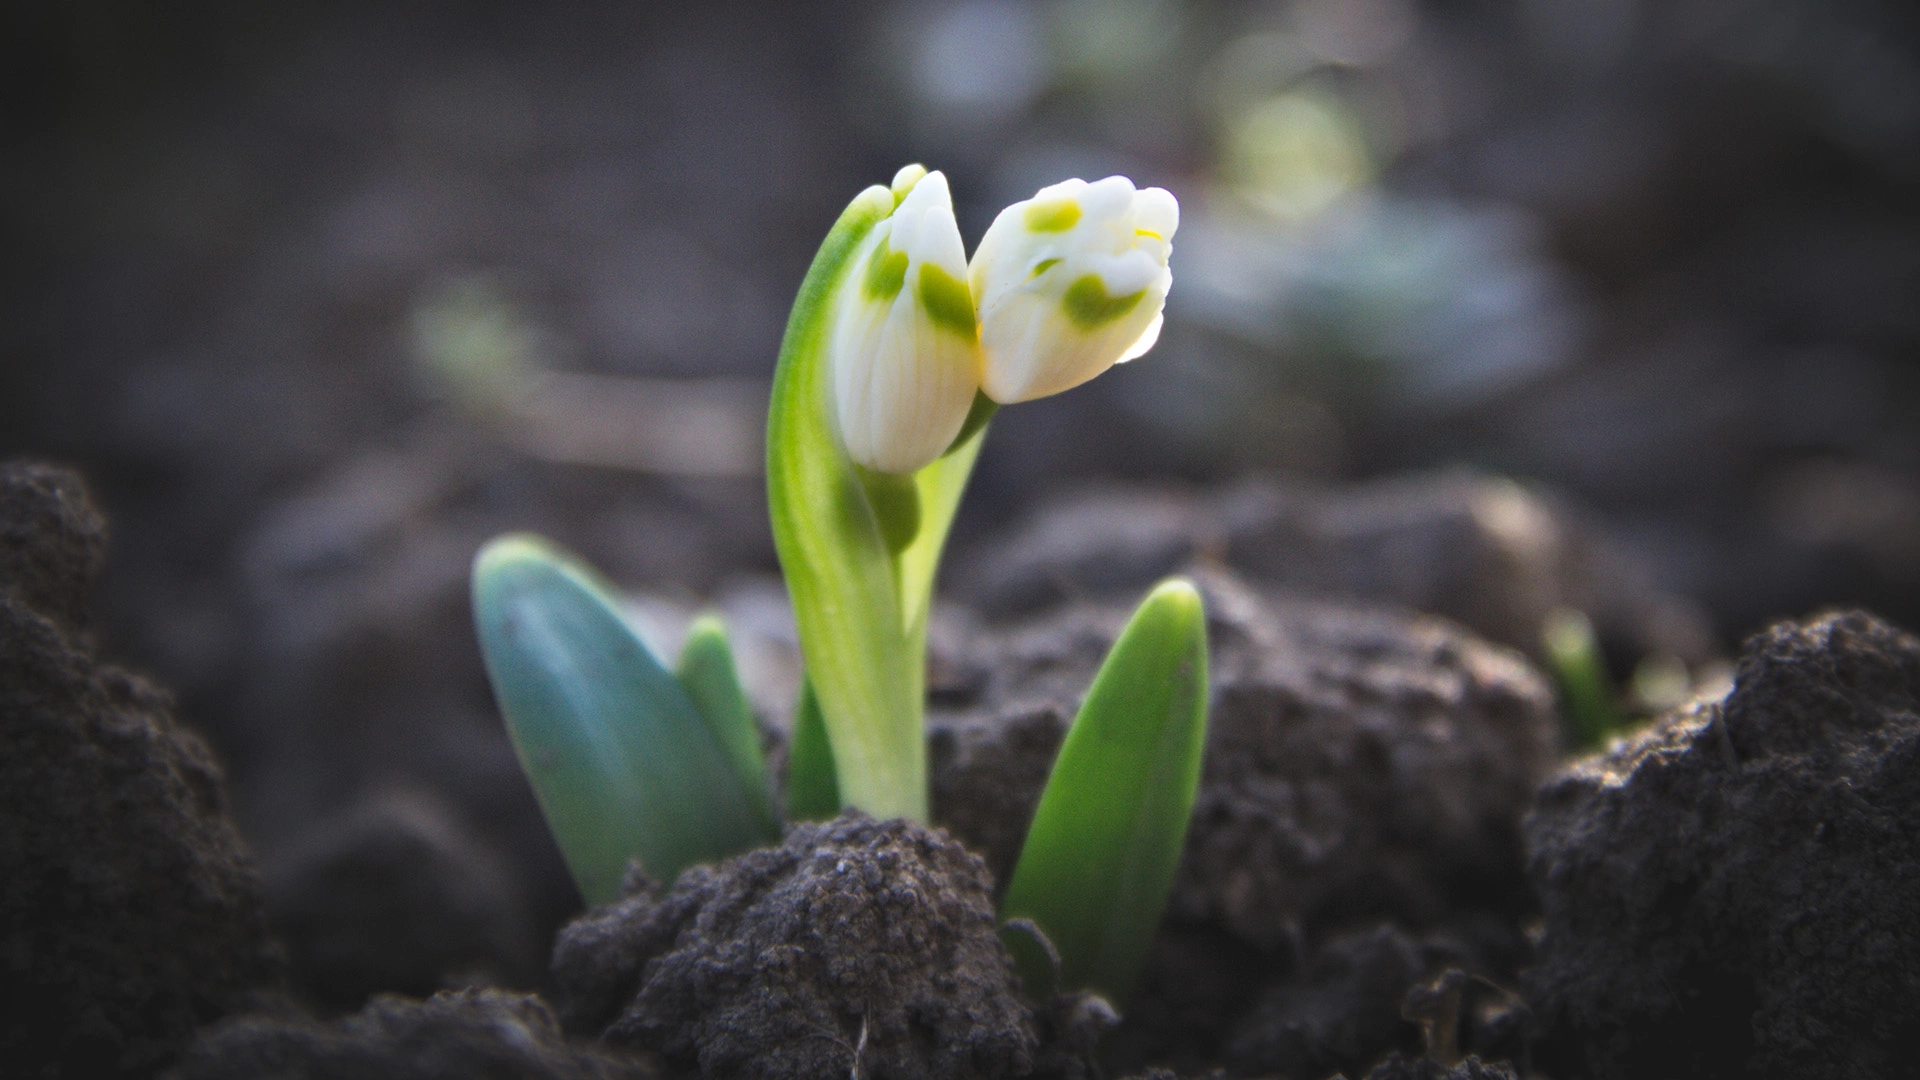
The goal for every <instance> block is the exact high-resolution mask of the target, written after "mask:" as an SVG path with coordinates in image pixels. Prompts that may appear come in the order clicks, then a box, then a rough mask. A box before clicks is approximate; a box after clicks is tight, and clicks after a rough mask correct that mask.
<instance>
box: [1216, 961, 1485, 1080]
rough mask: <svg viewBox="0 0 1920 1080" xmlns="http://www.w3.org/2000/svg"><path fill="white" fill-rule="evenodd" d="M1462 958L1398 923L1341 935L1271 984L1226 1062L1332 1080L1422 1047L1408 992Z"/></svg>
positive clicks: (1238, 1068) (1240, 1028) (1251, 1070)
mask: <svg viewBox="0 0 1920 1080" xmlns="http://www.w3.org/2000/svg"><path fill="white" fill-rule="evenodd" d="M1459 959H1460V957H1459V956H1458V953H1457V951H1456V950H1449V949H1447V948H1446V947H1445V945H1444V944H1441V943H1435V942H1423V941H1417V940H1414V939H1413V938H1412V937H1410V936H1408V935H1407V934H1405V933H1403V932H1401V931H1399V930H1396V929H1394V928H1393V927H1390V926H1381V927H1376V928H1375V929H1373V930H1368V931H1360V932H1356V933H1352V934H1344V935H1341V936H1338V937H1335V938H1333V939H1332V940H1330V941H1328V942H1327V943H1326V944H1325V945H1323V946H1321V947H1320V948H1319V949H1318V950H1316V951H1315V954H1314V955H1313V957H1311V958H1310V960H1309V961H1308V962H1307V963H1305V964H1302V965H1300V970H1298V971H1297V972H1295V973H1294V974H1293V976H1292V977H1291V978H1289V979H1287V980H1285V981H1281V982H1276V983H1274V984H1272V985H1270V986H1268V988H1267V989H1266V990H1265V991H1264V992H1263V993H1262V994H1261V997H1260V1000H1259V1002H1258V1003H1257V1004H1256V1005H1255V1006H1254V1007H1253V1009H1252V1011H1251V1012H1249V1013H1248V1014H1247V1015H1246V1016H1245V1017H1243V1018H1242V1019H1241V1021H1240V1023H1239V1024H1238V1025H1237V1027H1236V1029H1235V1031H1234V1032H1233V1034H1232V1036H1231V1037H1230V1038H1229V1040H1228V1042H1227V1045H1226V1048H1225V1055H1224V1056H1225V1060H1226V1061H1227V1062H1228V1063H1229V1064H1231V1065H1232V1066H1233V1067H1234V1071H1235V1072H1237V1073H1241V1074H1245V1075H1256V1074H1270V1073H1279V1074H1281V1075H1283V1076H1325V1075H1327V1074H1328V1073H1331V1072H1334V1071H1337V1070H1341V1069H1345V1070H1348V1071H1351V1072H1360V1071H1364V1070H1365V1069H1366V1067H1367V1066H1368V1065H1369V1064H1370V1063H1372V1062H1373V1061H1374V1060H1375V1059H1377V1058H1378V1057H1379V1056H1380V1054H1381V1051H1382V1050H1383V1049H1394V1050H1402V1051H1411V1050H1414V1049H1416V1048H1417V1046H1418V1045H1419V1035H1418V1032H1417V1030H1416V1029H1414V1027H1413V1025H1411V1024H1409V1023H1408V1022H1407V1021H1406V1020H1405V1019H1403V1018H1402V1016H1401V1013H1400V1006H1401V1003H1402V1001H1403V1000H1405V998H1406V996H1407V990H1408V988H1409V987H1411V986H1413V985H1415V984H1416V983H1418V982H1420V981H1422V980H1423V979H1425V978H1426V977H1427V976H1428V975H1430V974H1431V973H1433V972H1435V971H1437V970H1439V968H1440V967H1441V966H1442V965H1444V964H1445V963H1447V962H1450V961H1451V962H1458V960H1459Z"/></svg>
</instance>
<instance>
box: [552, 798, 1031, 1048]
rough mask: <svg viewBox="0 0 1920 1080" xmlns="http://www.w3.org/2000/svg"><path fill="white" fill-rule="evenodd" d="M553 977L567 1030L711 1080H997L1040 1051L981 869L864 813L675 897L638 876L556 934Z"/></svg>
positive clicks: (675, 891) (693, 874)
mask: <svg viewBox="0 0 1920 1080" xmlns="http://www.w3.org/2000/svg"><path fill="white" fill-rule="evenodd" d="M553 978H554V981H555V983H557V984H558V986H559V988H560V993H561V1000H562V1016H563V1017H564V1019H565V1021H566V1024H567V1027H568V1028H569V1029H570V1030H572V1031H575V1032H578V1033H580V1034H583V1035H588V1036H592V1037H596V1038H598V1039H599V1040H600V1042H601V1043H603V1044H605V1045H608V1046H615V1047H629V1048H634V1049H644V1050H647V1051H651V1052H654V1053H657V1054H659V1055H660V1056H661V1057H662V1058H664V1059H666V1061H667V1062H669V1063H670V1064H672V1065H673V1066H675V1067H680V1068H691V1067H698V1069H699V1070H700V1072H701V1074H702V1075H703V1076H707V1077H714V1078H742V1080H844V1078H845V1077H847V1076H850V1075H852V1076H873V1077H899V1078H914V1080H919V1078H926V1080H962V1078H969V1080H971V1078H982V1080H991V1078H995V1077H1011V1076H1020V1075H1024V1074H1026V1073H1028V1072H1029V1071H1030V1070H1031V1069H1032V1068H1033V1067H1034V1064H1035V1062H1036V1057H1037V1055H1038V1053H1039V1051H1040V1048H1039V1046H1038V1045H1037V1042H1038V1039H1037V1034H1036V1026H1035V1019H1034V1016H1033V1014H1032V1010H1030V1009H1029V1008H1028V1007H1027V1006H1026V1005H1025V1003H1024V1001H1023V999H1022V997H1021V994H1020V989H1019V986H1018V983H1017V981H1016V977H1015V975H1014V973H1013V962H1012V960H1011V958H1010V957H1009V956H1008V955H1007V952H1006V949H1005V947H1004V946H1002V945H1001V943H1000V940H999V937H998V936H997V934H996V930H995V920H994V908H993V900H992V879H991V878H990V877H989V876H988V873H987V869H986V866H985V864H984V863H982V862H981V861H980V859H979V857H977V856H975V855H973V854H971V853H969V852H968V851H967V850H966V849H965V848H963V847H961V846H960V844H959V843H958V842H956V841H954V840H952V839H951V838H949V837H948V836H947V834H946V833H945V832H944V831H942V830H939V829H930V828H927V827H925V826H921V825H916V824H913V823H911V822H906V821H898V820H896V821H885V822H877V821H874V820H872V819H870V818H868V817H866V816H865V815H863V814H861V813H859V812H858V811H853V810H849V811H846V812H844V813H842V814H841V816H840V817H838V818H836V819H834V820H833V821H830V822H825V823H822V824H817V825H798V826H795V827H794V828H792V829H791V830H789V831H788V833H787V838H786V841H785V842H784V843H783V844H781V845H780V846H779V847H774V848H761V849H759V850H756V851H752V852H748V853H747V854H745V855H741V856H738V857H736V858H733V859H729V860H727V861H725V862H722V863H720V864H718V865H714V866H699V867H694V868H693V869H690V870H688V871H686V872H685V873H683V874H681V875H680V879H679V880H678V881H677V882H675V883H674V885H673V887H672V888H671V889H668V890H665V891H661V890H658V889H657V888H653V887H651V886H649V884H648V883H646V882H645V881H644V879H643V878H641V877H640V876H639V875H632V876H630V878H629V881H628V888H627V894H626V895H625V896H624V898H623V899H621V900H619V901H618V902H616V903H613V904H609V905H607V906H604V907H600V908H596V909H595V910H593V911H590V912H588V913H587V914H586V915H585V916H583V917H581V918H580V919H578V920H577V921H575V922H574V923H572V924H571V925H569V926H568V927H567V928H566V929H565V930H563V931H562V932H561V935H560V940H559V942H558V943H557V944H556V946H555V948H554V957H553Z"/></svg>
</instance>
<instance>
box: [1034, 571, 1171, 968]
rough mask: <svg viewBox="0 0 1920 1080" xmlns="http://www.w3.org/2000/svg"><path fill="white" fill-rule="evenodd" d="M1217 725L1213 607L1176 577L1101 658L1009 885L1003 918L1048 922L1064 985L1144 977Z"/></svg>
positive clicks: (1142, 608) (1152, 597) (1152, 596)
mask: <svg viewBox="0 0 1920 1080" xmlns="http://www.w3.org/2000/svg"><path fill="white" fill-rule="evenodd" d="M1206 736H1207V636H1206V613H1205V610H1204V607H1203V605H1202V603H1201V600H1200V594H1199V592H1198V591H1197V590H1195V589H1194V587H1193V585H1192V584H1191V583H1190V582H1187V581H1185V580H1184V579H1178V578H1175V579H1171V580H1169V581H1166V582H1163V583H1161V584H1160V585H1159V586H1157V587H1156V588H1155V589H1154V590H1153V592H1152V593H1150V594H1149V595H1148V596H1147V598H1146V600H1145V601H1144V602H1143V603H1142V604H1141V605H1140V608H1139V610H1137V611H1136V612H1134V615H1133V618H1132V620H1131V621H1129V622H1128V624H1127V627H1126V629H1125V630H1124V631H1123V632H1122V633H1121V635H1120V638H1119V640H1117V641H1115V642H1114V645H1113V648H1112V650H1111V651H1109V652H1108V654H1107V658H1106V660H1105V662H1104V663H1102V664H1101V667H1100V672H1099V674H1098V675H1096V676H1095V677H1094V681H1093V686H1092V687H1091V688H1090V689H1089V690H1088V691H1087V698H1086V701H1085V702H1084V703H1083V704H1082V705H1081V707H1080V712H1079V714H1078V715H1077V716H1076V717H1075V718H1074V722H1073V727H1072V728H1071V729H1069V731H1068V732H1067V737H1066V740H1065V742H1064V743H1063V744H1062V745H1061V747H1060V756H1059V757H1058V758H1057V759H1056V760H1055V762H1054V766H1053V773H1052V775H1051V776H1049V777H1048V779H1047V786H1046V789H1045V791H1043V792H1042V794H1041V796H1040V804H1039V806H1038V807H1037V808H1036V810H1035V811H1034V819H1033V824H1032V826H1031V827H1030V828H1029V829H1028V831H1027V840H1026V844H1025V846H1024V847H1023V848H1022V849H1021V852H1020V860H1019V862H1018V864H1017V865H1016V866H1015V868H1014V872H1013V880H1012V882H1011V883H1010V884H1009V885H1008V887H1007V895H1006V900H1005V902H1004V904H1003V911H1002V914H1003V916H1004V917H1005V918H1007V919H1016V918H1026V919H1032V920H1033V921H1034V923H1035V924H1036V925H1038V926H1039V927H1040V929H1041V930H1042V931H1044V932H1045V933H1046V935H1047V938H1048V940H1049V941H1051V942H1052V943H1053V945H1054V947H1055V948H1056V949H1058V950H1059V954H1060V963H1061V982H1062V984H1063V987H1064V988H1065V989H1068V990H1078V989H1094V990H1098V991H1100V992H1101V993H1104V994H1106V995H1107V996H1109V997H1112V998H1115V999H1116V1000H1118V999H1120V998H1122V997H1124V996H1125V994H1126V993H1127V991H1128V990H1129V989H1130V988H1131V987H1132V985H1133V982H1134V980H1135V978H1136V977H1137V975H1138V973H1139V969H1140V964H1141V962H1142V961H1143V960H1144V959H1145V957H1146V951H1147V946H1148V945H1149V944H1150V943H1151V942H1152V940H1153V935H1154V932H1155V930H1156V929H1157V928H1158V926H1159V923H1160V916H1161V913H1162V912H1163V911H1164V909H1165V907H1166V901H1167V894H1168V892H1169V891H1170V890H1171V889H1172V886H1173V878H1174V873H1175V871H1176V870H1177V869H1178V867H1179V862H1180V855H1181V851H1182V849H1183V847H1184V845H1185V841H1186V831H1187V823H1188V819H1189V817H1190V816H1191V815H1192V812H1193V799H1194V794H1195V792H1196V791H1197V790H1198V788H1199V783H1200V762H1201V756H1202V753H1203V751H1204V749H1205V746H1206ZM1028 951H1029V952H1031V950H1028ZM1022 955H1023V954H1020V953H1016V960H1019V959H1020V958H1021V956H1022ZM1026 963H1027V964H1028V966H1031V963H1032V961H1031V958H1028V959H1027V961H1026ZM1022 976H1023V978H1025V979H1026V980H1027V981H1028V984H1029V985H1030V986H1034V985H1043V984H1044V982H1045V974H1044V973H1042V972H1037V971H1023V973H1022Z"/></svg>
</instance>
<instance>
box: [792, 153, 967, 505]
mask: <svg viewBox="0 0 1920 1080" xmlns="http://www.w3.org/2000/svg"><path fill="white" fill-rule="evenodd" d="M893 191H894V198H895V199H896V200H898V206H896V207H895V209H894V211H893V214H892V215H891V216H889V217H888V218H887V219H886V220H884V221H882V222H880V223H879V224H878V225H875V226H874V227H873V231H872V232H871V233H869V234H868V235H867V237H866V238H865V239H864V240H863V241H862V242H861V246H860V249H859V250H858V251H856V252H855V253H854V254H853V257H852V258H851V259H850V260H849V261H848V267H849V269H848V271H847V276H846V278H845V280H843V281H842V282H841V283H840V287H839V295H838V296H837V297H836V298H835V301H834V305H835V306H834V313H833V326H832V329H831V336H830V338H829V345H828V347H829V348H830V349H832V363H833V399H834V406H835V410H836V412H835V415H836V416H837V417H838V419H839V426H840V437H841V441H842V443H843V444H844V446H845V447H846V451H847V456H848V457H850V458H852V459H853V461H854V462H855V463H856V464H859V465H863V466H865V467H867V468H869V469H872V470H874V471H876V472H883V473H911V472H915V471H917V470H919V469H920V468H921V467H922V466H925V465H927V464H930V463H931V462H932V461H933V460H934V459H936V458H938V457H939V456H940V455H941V454H943V453H945V452H946V450H947V448H948V447H949V446H950V445H952V443H953V440H954V436H956V435H958V434H959V432H960V425H961V424H962V423H963V422H965V420H966V418H967V410H968V409H969V408H970V407H971V406H972V404H973V398H974V393H975V391H976V390H977V389H978V388H979V386H980V334H979V326H978V324H977V323H976V322H975V321H974V311H973V298H972V295H971V294H970V293H968V291H967V256H966V248H965V247H964V246H963V245H962V244H961V242H960V226H959V225H958V223H956V222H955V221H954V218H953V197H952V195H951V194H950V193H949V192H948V191H947V178H946V177H944V176H942V175H940V174H939V173H937V172H933V173H929V172H927V171H926V170H925V169H922V168H920V167H919V166H917V165H909V166H907V167H906V168H905V169H902V170H900V173H899V175H898V176H896V177H894V182H893Z"/></svg>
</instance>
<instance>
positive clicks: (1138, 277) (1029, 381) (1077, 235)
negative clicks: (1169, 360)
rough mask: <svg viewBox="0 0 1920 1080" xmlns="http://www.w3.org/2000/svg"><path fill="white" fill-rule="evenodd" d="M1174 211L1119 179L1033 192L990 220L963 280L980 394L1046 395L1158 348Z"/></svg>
mask: <svg viewBox="0 0 1920 1080" xmlns="http://www.w3.org/2000/svg"><path fill="white" fill-rule="evenodd" d="M1179 226H1180V204H1179V203H1178V202H1176V201H1175V200H1174V198H1173V196H1172V195H1171V194H1169V193H1168V192H1167V191H1166V190H1164V189H1162V188H1147V189H1146V190H1145V191H1136V190H1134V187H1133V182H1132V181H1131V180H1128V179H1127V178H1126V177H1124V176H1109V177H1107V178H1106V179H1105V180H1102V181H1100V182H1098V183H1094V184H1089V183H1087V182H1086V181H1084V180H1068V181H1065V182H1063V183H1059V184H1054V185H1053V186H1052V187H1046V188H1041V189H1040V193H1039V194H1037V195H1035V196H1034V197H1033V198H1031V199H1028V200H1026V201H1025V202H1017V203H1014V204H1013V205H1012V206H1009V207H1007V208H1006V209H1005V210H1002V211H1000V216H999V217H996V218H994V219H993V224H992V226H990V227H989V228H988V229H987V235H986V236H985V237H983V238H982V239H981V241H980V249H979V250H978V251H976V252H974V254H973V263H972V265H971V267H970V269H969V272H968V280H969V283H970V285H971V287H972V290H973V299H974V304H975V307H976V310H977V311H978V312H979V315H980V344H981V349H982V354H983V361H984V367H983V369H982V375H981V388H982V389H983V390H985V391H986V394H987V396H988V397H990V398H992V399H993V400H994V401H997V402H999V403H1000V404H1002V405H1011V404H1014V403H1015V402H1020V401H1031V400H1033V399H1034V398H1040V397H1046V396H1047V395H1049V394H1057V393H1059V392H1060V391H1062V390H1069V389H1072V388H1073V387H1076V386H1078V385H1080V384H1081V383H1083V382H1086V381H1087V380H1088V379H1091V378H1093V377H1094V376H1095V375H1098V374H1100V373H1101V372H1103V371H1105V370H1107V369H1108V368H1109V367H1112V366H1113V365H1114V364H1116V363H1120V362H1122V361H1126V360H1131V359H1133V358H1134V357H1136V356H1139V355H1141V354H1142V353H1144V352H1146V351H1147V350H1148V349H1151V348H1152V347H1153V343H1154V342H1155V341H1157V340H1159V338H1160V323H1161V308H1162V307H1164V306H1165V305H1166V301H1167V289H1168V288H1169V287H1170V286H1171V285H1172V284H1173V273H1172V271H1170V270H1168V269H1167V256H1168V255H1169V254H1171V252H1172V251H1173V244H1172V240H1173V232H1174V230H1175V229H1177V228H1179Z"/></svg>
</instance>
